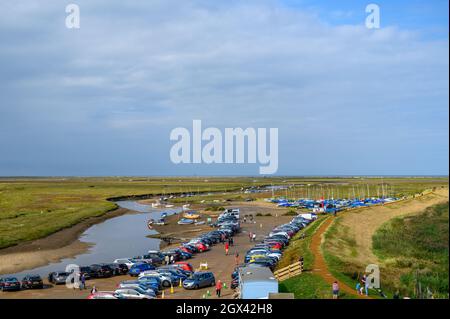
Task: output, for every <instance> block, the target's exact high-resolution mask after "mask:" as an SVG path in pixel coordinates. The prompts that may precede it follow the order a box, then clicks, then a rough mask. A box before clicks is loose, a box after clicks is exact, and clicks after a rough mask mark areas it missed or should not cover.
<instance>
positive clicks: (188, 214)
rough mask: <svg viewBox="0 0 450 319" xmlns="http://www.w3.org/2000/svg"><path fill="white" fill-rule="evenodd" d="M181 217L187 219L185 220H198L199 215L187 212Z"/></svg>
mask: <svg viewBox="0 0 450 319" xmlns="http://www.w3.org/2000/svg"><path fill="white" fill-rule="evenodd" d="M183 217H184V218H187V219H198V218H200V215H199V214H197V213H195V212H188V213H184V214H183Z"/></svg>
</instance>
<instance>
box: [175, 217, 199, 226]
mask: <svg viewBox="0 0 450 319" xmlns="http://www.w3.org/2000/svg"><path fill="white" fill-rule="evenodd" d="M194 222H195V221H194V220H193V219H189V218H182V219H180V220H179V221H178V225H190V224H193V223H194Z"/></svg>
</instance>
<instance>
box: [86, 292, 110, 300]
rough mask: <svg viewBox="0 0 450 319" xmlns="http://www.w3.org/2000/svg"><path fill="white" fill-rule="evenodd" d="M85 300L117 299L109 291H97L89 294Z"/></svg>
mask: <svg viewBox="0 0 450 319" xmlns="http://www.w3.org/2000/svg"><path fill="white" fill-rule="evenodd" d="M87 299H117V297H116V296H115V295H114V292H111V291H98V292H94V293H92V294H90V295H89V296H88V297H87Z"/></svg>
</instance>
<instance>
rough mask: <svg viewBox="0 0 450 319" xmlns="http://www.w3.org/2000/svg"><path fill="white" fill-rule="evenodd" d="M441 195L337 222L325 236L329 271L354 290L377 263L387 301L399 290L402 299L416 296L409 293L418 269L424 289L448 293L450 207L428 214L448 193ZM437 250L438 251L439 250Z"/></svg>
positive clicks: (366, 211)
mask: <svg viewBox="0 0 450 319" xmlns="http://www.w3.org/2000/svg"><path fill="white" fill-rule="evenodd" d="M438 192H439V194H430V195H428V196H424V197H421V198H416V199H414V200H407V201H405V202H400V203H395V204H392V205H388V206H378V207H371V208H368V209H357V210H355V211H351V212H348V213H346V214H344V215H342V216H339V217H337V218H336V219H335V221H334V223H333V224H332V225H331V226H330V228H329V229H328V231H327V232H326V234H325V243H324V245H323V253H324V257H325V259H326V262H327V265H328V268H329V270H330V272H331V273H332V274H333V275H334V276H335V277H336V278H337V279H338V280H340V281H342V282H344V283H346V284H347V285H349V286H350V287H354V286H355V284H356V282H357V280H358V279H359V278H360V276H361V275H362V272H363V271H364V269H365V267H366V266H367V265H368V264H370V263H376V264H378V265H379V267H380V272H381V285H382V289H383V291H384V292H385V294H386V295H387V296H388V297H392V295H393V293H394V292H395V291H396V290H397V289H399V290H400V292H401V294H402V295H403V296H404V295H408V296H411V297H414V296H415V295H414V291H413V290H411V289H412V288H413V287H414V283H415V277H416V276H417V275H416V270H417V269H420V271H419V278H420V279H419V280H421V284H422V287H423V289H424V285H427V284H428V285H432V286H433V287H434V289H436V290H435V291H443V290H444V291H445V290H446V291H447V293H448V204H446V205H447V211H446V213H445V210H444V211H443V210H442V207H444V206H445V205H444V206H433V208H428V209H426V208H427V207H429V206H431V205H432V203H436V202H437V201H442V199H443V198H444V197H443V196H442V194H447V189H445V190H438ZM446 196H447V200H448V194H447V195H446ZM435 207H441V208H438V211H439V213H437V214H433V213H431V211H434V210H435ZM445 215H446V216H445ZM433 216H434V217H433ZM380 220H382V221H383V222H381V223H380ZM431 232H433V236H431ZM444 246H445V247H446V248H445V247H444ZM413 247H414V249H413ZM436 247H440V248H439V249H440V250H438V251H435V250H436ZM397 248H398V249H397ZM408 249H410V250H409V251H408ZM412 251H414V252H412ZM445 257H446V259H445ZM444 263H445V264H446V265H447V268H445V267H444V266H443V265H444ZM438 282H439V283H438ZM444 282H445V283H446V285H443V284H442V283H444ZM438 287H440V288H438ZM370 295H371V296H373V297H379V295H378V294H377V293H376V292H375V291H370ZM437 295H439V294H437ZM444 295H445V292H444ZM441 296H442V295H441ZM447 296H448V295H447Z"/></svg>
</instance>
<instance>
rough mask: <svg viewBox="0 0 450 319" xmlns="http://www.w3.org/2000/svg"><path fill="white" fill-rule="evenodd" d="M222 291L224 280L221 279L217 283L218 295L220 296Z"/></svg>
mask: <svg viewBox="0 0 450 319" xmlns="http://www.w3.org/2000/svg"><path fill="white" fill-rule="evenodd" d="M221 293H222V282H221V281H220V279H219V280H218V281H217V283H216V296H217V297H218V298H220V295H221Z"/></svg>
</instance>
